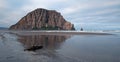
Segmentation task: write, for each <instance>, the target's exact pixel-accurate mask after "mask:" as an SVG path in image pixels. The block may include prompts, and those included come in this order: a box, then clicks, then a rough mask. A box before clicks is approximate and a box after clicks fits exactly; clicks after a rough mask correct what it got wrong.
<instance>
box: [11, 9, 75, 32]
mask: <svg viewBox="0 0 120 62" xmlns="http://www.w3.org/2000/svg"><path fill="white" fill-rule="evenodd" d="M10 29H11V30H75V28H74V25H73V24H71V23H70V22H67V21H66V20H65V19H64V18H63V16H62V15H61V14H60V13H58V12H56V11H55V10H47V9H42V8H38V9H36V10H34V11H32V12H30V13H28V14H27V15H26V16H24V17H23V18H22V19H21V20H20V21H19V22H18V23H16V24H15V25H12V26H11V27H10Z"/></svg>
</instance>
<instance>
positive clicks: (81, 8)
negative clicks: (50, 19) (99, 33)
mask: <svg viewBox="0 0 120 62" xmlns="http://www.w3.org/2000/svg"><path fill="white" fill-rule="evenodd" d="M36 8H45V9H48V10H56V11H57V12H60V13H61V14H62V16H63V17H64V18H65V19H66V20H67V21H69V22H71V23H73V24H74V26H75V28H76V29H77V30H79V29H80V28H81V27H83V28H85V29H105V28H106V29H111V28H112V29H119V30H120V0H0V27H10V26H11V25H13V24H15V23H17V22H18V21H19V20H20V19H21V18H22V17H24V16H25V15H26V14H27V13H28V12H31V11H33V10H35V9H36ZM93 27H94V28H93Z"/></svg>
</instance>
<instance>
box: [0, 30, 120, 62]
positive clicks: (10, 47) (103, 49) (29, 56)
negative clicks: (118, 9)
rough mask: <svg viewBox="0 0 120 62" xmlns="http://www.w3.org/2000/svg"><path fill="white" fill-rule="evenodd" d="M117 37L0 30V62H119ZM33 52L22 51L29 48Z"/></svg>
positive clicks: (110, 35) (61, 32)
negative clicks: (36, 47)
mask: <svg viewBox="0 0 120 62" xmlns="http://www.w3.org/2000/svg"><path fill="white" fill-rule="evenodd" d="M119 41H120V35H119V33H117V34H111V33H104V32H75V31H60V32H58V31H0V49H1V50H0V62H119V61H120V59H119V58H120V53H119V52H120V48H119V47H120V46H119V44H120V42H119ZM33 45H35V46H39V45H40V46H43V48H42V49H39V50H37V51H24V49H26V48H29V47H31V46H33Z"/></svg>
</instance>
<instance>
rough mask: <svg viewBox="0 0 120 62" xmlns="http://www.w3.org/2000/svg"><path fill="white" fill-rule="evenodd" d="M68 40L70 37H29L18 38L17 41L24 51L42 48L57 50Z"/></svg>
mask: <svg viewBox="0 0 120 62" xmlns="http://www.w3.org/2000/svg"><path fill="white" fill-rule="evenodd" d="M68 38H70V36H58V35H29V36H22V35H21V36H19V41H20V42H21V43H22V44H23V45H24V47H25V48H26V49H28V48H32V47H33V46H34V47H35V48H37V47H39V46H43V48H45V49H51V50H54V49H59V48H60V46H61V44H62V43H63V42H64V41H65V40H66V39H68Z"/></svg>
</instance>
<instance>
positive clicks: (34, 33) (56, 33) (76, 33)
mask: <svg viewBox="0 0 120 62" xmlns="http://www.w3.org/2000/svg"><path fill="white" fill-rule="evenodd" d="M0 32H1V31H0ZM6 32H9V33H13V34H18V35H113V34H111V33H109V32H87V31H11V30H10V31H6Z"/></svg>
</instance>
